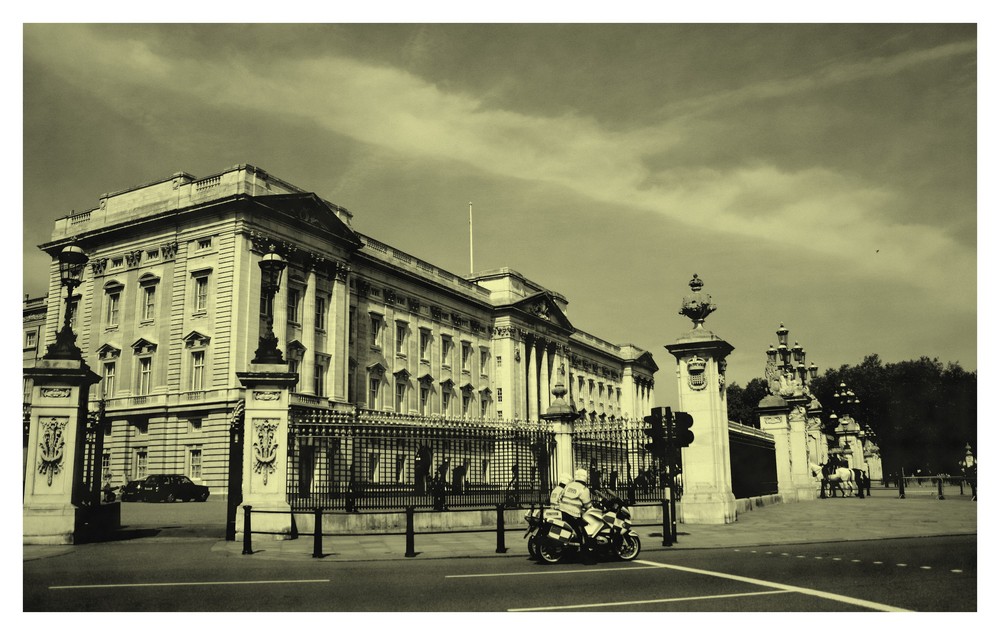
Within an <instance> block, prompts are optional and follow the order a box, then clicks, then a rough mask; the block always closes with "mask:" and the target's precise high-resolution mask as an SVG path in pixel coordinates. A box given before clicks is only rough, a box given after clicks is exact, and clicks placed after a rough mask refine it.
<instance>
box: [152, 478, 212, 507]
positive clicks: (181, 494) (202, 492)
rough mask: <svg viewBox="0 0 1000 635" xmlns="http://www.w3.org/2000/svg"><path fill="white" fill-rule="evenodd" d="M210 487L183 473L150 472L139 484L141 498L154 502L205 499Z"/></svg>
mask: <svg viewBox="0 0 1000 635" xmlns="http://www.w3.org/2000/svg"><path fill="white" fill-rule="evenodd" d="M207 499H208V487H206V486H204V485H198V484H197V483H194V482H193V481H192V480H191V479H189V478H188V477H187V476H184V475H183V474H150V475H149V476H147V477H146V480H144V481H142V483H141V484H140V485H139V500H143V501H146V502H147V503H152V502H156V501H162V502H164V503H172V502H174V501H179V500H180V501H204V500H207Z"/></svg>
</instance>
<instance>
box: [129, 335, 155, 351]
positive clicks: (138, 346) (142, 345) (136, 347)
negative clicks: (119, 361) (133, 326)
mask: <svg viewBox="0 0 1000 635" xmlns="http://www.w3.org/2000/svg"><path fill="white" fill-rule="evenodd" d="M132 350H133V351H135V354H136V355H142V354H144V353H155V352H156V342H150V341H149V340H147V339H146V338H144V337H140V338H139V339H137V340H136V341H135V343H133V344H132Z"/></svg>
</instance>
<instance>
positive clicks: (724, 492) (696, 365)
mask: <svg viewBox="0 0 1000 635" xmlns="http://www.w3.org/2000/svg"><path fill="white" fill-rule="evenodd" d="M702 285H703V283H702V281H701V280H699V279H698V276H697V275H695V276H694V279H693V280H692V281H691V283H690V287H691V291H692V293H691V294H690V295H688V296H685V297H684V301H683V303H682V305H681V310H680V313H682V314H683V315H686V316H687V317H689V318H690V319H691V320H692V322H694V328H693V329H692V330H690V331H689V332H687V333H685V334H684V335H682V336H681V337H680V338H678V339H677V341H676V342H675V343H673V344H668V345H666V347H665V348H666V349H667V350H668V351H670V353H671V354H672V355H673V356H674V357H675V358H676V359H677V367H678V373H677V375H678V377H677V381H678V387H677V393H678V397H679V401H680V407H679V408H678V410H680V411H683V412H687V413H689V414H690V415H691V416H692V418H693V419H694V426H693V428H692V432H693V433H694V437H695V438H694V442H693V443H692V444H691V445H690V446H689V447H687V448H684V449H683V450H682V452H681V455H682V456H681V460H682V462H683V466H684V473H683V479H684V497H683V499H682V501H681V505H680V506H679V510H678V515H679V516H680V518H681V519H682V520H683V522H685V523H704V524H723V523H731V522H735V521H736V498H735V497H734V496H733V485H732V472H731V469H730V464H729V417H728V413H727V412H726V402H725V395H726V387H725V385H724V383H723V381H721V376H720V373H719V362H721V361H723V360H725V358H726V356H727V355H729V353H731V352H732V350H733V346H732V345H731V344H729V343H728V342H726V341H725V340H723V339H721V338H719V337H717V336H716V335H715V334H714V333H712V332H711V331H709V330H708V329H706V328H704V321H705V318H706V317H707V316H708V315H709V314H710V313H711V312H712V311H714V310H715V305H714V304H712V302H711V296H709V295H708V294H703V293H701V288H702Z"/></svg>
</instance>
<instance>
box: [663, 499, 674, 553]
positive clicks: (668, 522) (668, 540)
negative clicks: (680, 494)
mask: <svg viewBox="0 0 1000 635" xmlns="http://www.w3.org/2000/svg"><path fill="white" fill-rule="evenodd" d="M661 506H662V507H663V543H662V544H663V546H664V547H673V546H674V532H673V519H672V518H671V517H670V501H667V500H664V501H661Z"/></svg>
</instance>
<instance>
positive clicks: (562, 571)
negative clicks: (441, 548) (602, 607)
mask: <svg viewBox="0 0 1000 635" xmlns="http://www.w3.org/2000/svg"><path fill="white" fill-rule="evenodd" d="M650 568H651V567H606V568H603V569H568V570H567V569H560V570H557V571H517V572H515V573H464V574H461V575H458V574H456V575H446V576H445V578H503V577H507V576H518V575H566V574H570V573H604V572H605V571H643V570H645V569H650Z"/></svg>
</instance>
